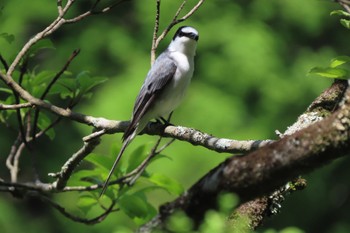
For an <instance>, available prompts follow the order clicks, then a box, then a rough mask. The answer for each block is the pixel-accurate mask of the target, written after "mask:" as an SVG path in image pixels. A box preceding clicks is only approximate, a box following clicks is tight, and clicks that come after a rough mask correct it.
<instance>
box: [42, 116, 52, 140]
mask: <svg viewBox="0 0 350 233" xmlns="http://www.w3.org/2000/svg"><path fill="white" fill-rule="evenodd" d="M50 124H51V119H50V118H49V117H48V116H47V115H46V114H44V113H43V112H41V114H40V116H39V119H38V127H39V128H40V129H41V130H44V129H46V128H48V127H49V126H50ZM45 134H46V135H47V136H48V137H49V138H50V139H51V140H53V139H54V138H55V131H54V129H53V128H51V129H49V130H47V131H46V132H45Z"/></svg>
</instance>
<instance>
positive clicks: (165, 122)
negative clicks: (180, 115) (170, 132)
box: [157, 112, 173, 126]
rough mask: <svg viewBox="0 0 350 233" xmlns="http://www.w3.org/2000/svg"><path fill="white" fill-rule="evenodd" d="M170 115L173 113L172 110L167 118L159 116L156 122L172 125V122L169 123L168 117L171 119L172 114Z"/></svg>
mask: <svg viewBox="0 0 350 233" xmlns="http://www.w3.org/2000/svg"><path fill="white" fill-rule="evenodd" d="M172 115H173V112H171V113H170V114H169V116H168V119H165V118H164V117H159V118H158V119H157V122H161V123H162V124H163V125H166V126H168V125H173V124H171V123H170V119H171V116H172Z"/></svg>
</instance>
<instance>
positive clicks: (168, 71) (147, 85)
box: [123, 52, 177, 140]
mask: <svg viewBox="0 0 350 233" xmlns="http://www.w3.org/2000/svg"><path fill="white" fill-rule="evenodd" d="M176 68H177V66H176V64H175V62H174V61H173V59H171V58H170V57H169V56H167V54H166V52H165V53H162V54H161V55H160V56H159V57H158V58H157V60H156V61H155V62H154V64H153V66H152V68H151V70H150V71H149V72H148V74H147V77H146V79H145V82H144V83H143V85H142V87H141V90H140V93H139V95H138V96H137V98H136V101H135V105H134V110H133V116H132V119H131V122H130V124H129V126H128V128H127V129H126V131H125V133H124V135H123V140H125V139H127V138H128V137H129V136H130V135H131V134H132V133H133V132H134V131H135V130H136V127H137V123H138V122H139V121H140V119H141V118H142V117H143V116H144V115H145V114H146V113H147V111H148V109H150V108H151V107H152V105H153V103H154V101H155V100H156V99H157V96H158V95H159V94H160V93H161V92H162V90H163V89H164V87H165V86H166V85H167V84H168V83H169V82H170V81H171V79H172V78H173V76H174V74H175V72H176Z"/></svg>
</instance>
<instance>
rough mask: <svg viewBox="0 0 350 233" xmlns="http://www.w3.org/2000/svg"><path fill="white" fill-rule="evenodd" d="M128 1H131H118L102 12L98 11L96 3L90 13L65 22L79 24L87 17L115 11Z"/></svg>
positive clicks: (87, 12)
mask: <svg viewBox="0 0 350 233" xmlns="http://www.w3.org/2000/svg"><path fill="white" fill-rule="evenodd" d="M126 1H130V0H119V1H116V2H114V3H112V4H111V5H109V6H107V7H105V8H103V9H102V10H100V11H96V10H95V8H96V6H97V2H98V1H96V2H95V3H94V5H93V6H92V8H91V9H90V10H89V11H86V12H85V13H83V14H81V15H78V16H76V17H74V18H71V19H66V20H65V23H75V22H78V21H80V20H82V19H84V18H86V17H87V16H90V15H97V14H103V13H106V12H107V11H110V10H111V9H113V8H114V7H116V6H118V5H119V4H121V3H123V2H126Z"/></svg>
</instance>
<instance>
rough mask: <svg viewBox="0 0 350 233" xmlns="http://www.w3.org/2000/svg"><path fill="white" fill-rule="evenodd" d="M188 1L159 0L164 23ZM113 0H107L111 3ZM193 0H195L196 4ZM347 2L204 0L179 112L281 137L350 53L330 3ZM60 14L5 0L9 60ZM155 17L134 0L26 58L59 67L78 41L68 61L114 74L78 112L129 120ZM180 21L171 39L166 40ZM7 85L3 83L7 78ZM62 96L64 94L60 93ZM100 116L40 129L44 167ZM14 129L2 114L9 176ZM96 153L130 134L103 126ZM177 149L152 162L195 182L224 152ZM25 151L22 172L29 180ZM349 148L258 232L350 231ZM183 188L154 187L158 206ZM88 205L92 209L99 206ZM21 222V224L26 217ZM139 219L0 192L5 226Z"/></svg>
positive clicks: (186, 121)
mask: <svg viewBox="0 0 350 233" xmlns="http://www.w3.org/2000/svg"><path fill="white" fill-rule="evenodd" d="M93 2H94V1H77V2H76V3H75V6H74V7H73V8H72V9H71V11H70V12H69V15H70V16H74V15H77V14H79V13H81V12H83V11H84V10H86V9H88V8H89V6H90V4H92V3H93ZM181 2H182V1H179V0H176V1H162V5H161V17H160V19H161V24H160V30H162V29H164V28H165V27H166V26H167V24H168V23H169V22H170V21H171V19H172V17H173V15H174V14H175V12H176V10H177V8H178V6H179V5H180V4H181ZM107 3H108V1H102V4H107ZM195 3H196V1H193V0H192V1H188V4H187V5H186V7H185V8H184V10H183V12H187V11H188V10H189V9H191V8H192V6H194V5H195ZM335 9H340V7H339V6H338V5H337V4H336V3H333V2H331V1H326V0H309V1H303V0H255V1H230V0H217V1H206V2H205V3H204V4H203V5H202V6H201V7H200V9H199V11H197V12H196V13H195V14H194V15H193V16H192V17H191V18H190V19H189V20H187V21H186V22H184V23H182V24H181V25H179V26H182V25H190V26H193V27H195V28H196V29H198V31H199V33H200V39H199V45H198V50H197V56H196V61H195V63H196V69H195V74H194V78H193V81H192V84H191V86H190V88H189V91H188V94H187V97H186V99H185V100H184V102H183V104H182V105H181V107H179V108H178V109H177V110H176V111H175V113H174V114H173V117H172V123H173V124H176V125H183V126H187V127H191V128H195V129H198V130H201V131H203V132H206V133H209V134H213V135H215V136H217V137H223V138H231V139H244V140H245V139H276V138H277V136H276V134H275V130H279V131H281V132H283V131H284V130H286V128H287V127H288V126H289V125H291V124H292V123H293V122H294V121H295V120H296V118H297V117H298V116H299V115H300V114H301V113H302V112H303V111H304V110H305V109H306V107H307V106H308V105H309V104H310V103H311V101H312V100H313V99H314V98H316V97H317V96H318V95H319V94H320V93H321V92H322V91H323V90H324V89H325V88H327V87H328V86H329V85H330V84H331V82H332V80H328V79H322V78H318V77H312V76H308V71H309V70H310V69H311V68H313V67H314V66H327V65H328V64H329V61H330V60H331V59H332V58H334V57H336V56H340V55H349V54H350V47H349V31H347V30H346V29H345V28H344V27H343V26H341V25H340V23H339V18H337V17H335V16H330V12H331V11H332V10H335ZM56 15H57V7H56V3H55V2H54V1H50V0H41V1H22V0H11V1H10V0H1V1H0V34H1V33H9V34H12V35H14V37H15V40H14V41H13V42H12V43H10V44H9V43H7V42H6V41H5V40H4V39H2V38H0V53H1V55H2V56H3V57H4V58H5V59H6V60H7V61H9V62H11V61H12V60H13V59H14V56H15V55H16V54H17V53H18V51H19V50H20V48H21V46H23V44H24V43H25V42H26V41H27V40H28V39H30V38H31V37H32V36H33V35H34V34H35V33H37V32H39V31H40V30H42V29H43V28H45V27H46V26H47V25H49V23H51V22H52V21H53V20H54V19H55V18H56ZM154 18H155V1H147V2H146V1H141V0H135V1H128V2H126V3H124V4H121V5H120V6H118V7H116V8H115V9H113V10H111V11H110V12H109V13H107V14H101V15H94V16H91V17H88V18H86V19H84V20H82V21H80V22H78V23H75V24H69V25H65V26H63V27H62V28H61V29H60V30H58V31H57V32H56V33H54V34H53V35H52V36H50V39H51V40H52V43H53V44H54V46H55V48H56V49H54V50H47V51H46V50H44V51H42V52H41V53H40V55H38V56H37V57H35V58H34V60H32V62H31V63H30V64H29V67H30V69H31V70H36V71H40V70H52V71H58V70H60V69H61V67H62V66H63V65H64V64H65V62H66V61H67V59H68V57H69V56H70V54H71V53H72V52H73V50H74V49H77V48H79V49H81V52H80V54H79V56H78V57H77V58H76V59H75V60H74V61H73V63H72V64H71V66H70V68H69V71H70V72H72V73H73V74H78V73H80V72H81V71H89V73H90V75H91V76H92V77H106V78H108V81H107V82H105V83H104V84H103V85H101V86H99V87H98V88H96V89H95V91H94V95H93V96H92V98H90V99H89V100H86V101H84V102H82V103H81V104H80V105H78V106H77V107H76V108H75V111H77V112H81V113H84V114H87V115H92V116H95V117H105V118H108V119H114V120H128V119H129V118H130V116H131V111H132V107H133V104H134V100H135V97H136V95H137V93H138V91H139V89H140V87H141V84H142V82H143V80H144V77H145V76H146V74H147V71H148V69H149V67H150V48H151V42H152V41H151V40H152V34H153V27H154ZM176 28H177V26H176V27H175V28H174V29H173V30H172V31H171V32H170V34H169V35H168V36H167V37H166V38H165V40H164V41H162V43H161V45H160V47H159V48H158V51H157V52H158V54H159V53H160V52H161V51H162V50H163V49H165V48H166V46H167V45H168V43H169V42H170V40H171V37H172V35H173V33H174V32H175V30H176ZM0 85H3V84H2V83H1V84H0ZM55 104H60V103H55ZM91 130H92V129H91V127H88V126H85V125H80V124H78V123H74V122H69V121H67V120H65V121H63V122H62V123H61V126H60V127H58V128H57V129H56V131H55V134H56V136H55V139H54V141H50V140H49V139H48V138H44V139H41V140H40V142H39V143H40V147H39V148H40V150H36V151H35V152H33V153H35V155H36V156H37V157H38V158H39V163H40V164H39V167H40V171H39V172H40V175H41V178H42V180H43V181H52V180H50V179H49V178H48V177H47V175H46V174H47V173H49V172H56V171H58V170H59V169H60V167H61V166H62V164H63V163H64V162H65V161H66V160H67V158H69V157H70V156H71V155H72V154H73V153H74V152H75V151H76V150H77V149H79V148H80V147H81V146H82V140H81V138H82V137H83V136H86V135H88V134H89V133H90V132H91ZM16 135H17V134H16V132H15V131H8V129H7V128H6V127H5V126H4V125H0V138H1V140H0V166H1V168H0V175H1V178H3V179H8V178H9V174H8V170H7V168H6V167H5V160H6V156H7V154H8V153H9V151H10V147H11V145H12V143H13V142H14V140H15V138H16ZM102 139H103V140H102V143H101V145H100V146H99V147H98V149H97V153H100V154H104V153H109V151H110V150H111V148H112V147H113V146H115V145H119V146H120V144H121V141H120V139H121V135H120V134H116V135H108V136H103V138H102ZM156 139H157V138H156V137H151V136H147V135H144V136H140V137H138V138H137V139H136V140H135V141H134V142H133V143H132V145H131V146H130V147H129V149H128V151H127V153H126V154H128V153H131V152H132V151H133V150H135V149H136V148H137V147H139V146H140V145H144V144H146V145H147V147H148V148H150V147H151V146H152V144H153V143H154V142H155V141H156ZM164 154H165V155H167V156H169V157H171V159H159V160H158V161H156V162H154V163H153V164H152V165H151V166H150V167H149V171H152V172H160V173H163V174H166V175H167V176H169V177H171V178H173V179H175V180H177V181H179V182H180V183H181V184H183V186H184V188H188V187H190V186H191V185H192V184H193V183H194V182H196V181H197V180H198V179H199V178H200V177H201V176H203V175H204V174H205V173H207V172H208V171H209V170H210V169H211V168H213V167H214V166H216V165H217V164H218V163H220V162H222V161H223V160H224V159H225V158H227V156H229V155H227V154H218V153H215V152H212V151H209V150H206V149H204V148H201V147H194V146H192V145H190V144H188V143H185V142H180V141H177V142H175V143H174V144H173V145H171V146H170V147H169V148H168V149H167V150H166V151H165V152H164ZM26 155H29V154H26V153H25V154H24V155H23V160H22V161H21V166H20V167H21V169H22V173H21V175H22V176H21V179H22V181H30V180H31V179H32V175H33V172H32V171H31V170H30V168H27V167H26V162H30V156H27V157H26ZM349 166H350V161H349V159H346V158H344V159H340V160H338V161H334V162H333V163H332V164H330V165H327V166H325V167H323V168H321V169H318V170H317V171H315V172H313V173H311V174H309V175H307V176H305V178H306V179H307V180H308V187H307V189H306V190H304V191H301V192H297V193H295V194H293V195H292V196H290V197H289V198H287V200H286V201H285V202H284V203H283V207H282V209H281V213H280V214H278V215H277V216H275V217H273V218H271V219H269V220H268V221H267V222H266V224H265V226H264V227H262V228H261V229H260V230H259V231H261V232H263V231H264V230H265V229H269V228H273V229H276V230H279V229H282V228H284V227H287V226H295V227H298V228H300V229H301V230H303V231H305V232H339V233H340V232H350V221H349V219H350V215H349V213H348V209H349V208H350V199H349V194H350V184H349V177H350V174H349V173H348V167H349ZM174 198H175V196H172V195H169V194H168V193H166V192H163V191H155V192H154V193H152V195H150V196H149V200H150V202H151V203H152V204H153V205H154V206H155V207H157V206H158V205H159V204H161V203H164V202H165V201H170V200H172V199H174ZM57 200H59V201H60V202H61V203H65V205H66V206H67V207H68V209H69V208H70V209H71V210H72V211H73V212H74V211H76V212H77V211H78V210H76V209H74V208H75V207H74V206H75V202H76V200H77V196H74V195H71V194H61V195H58V197H57ZM91 215H94V212H93V210H92V213H91ZM19 223H20V224H19ZM124 227H131V228H135V227H136V225H135V224H134V223H133V222H132V221H131V220H130V219H129V218H128V217H126V216H124V215H123V214H120V213H113V214H111V215H110V216H109V217H108V218H107V219H106V220H105V221H103V222H102V223H100V224H97V225H93V226H86V225H83V224H79V223H75V222H72V221H71V220H69V219H67V218H65V217H63V216H62V215H60V214H59V213H57V211H55V210H53V209H52V208H51V207H48V206H46V205H45V204H43V203H41V202H40V201H38V200H34V199H33V200H28V199H25V200H18V199H14V198H12V197H11V195H10V194H8V193H3V194H1V195H0V229H1V232H4V233H8V232H26V233H32V232H57V233H58V232H66V233H69V232H77V231H81V232H101V231H103V232H123V230H122V229H124Z"/></svg>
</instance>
